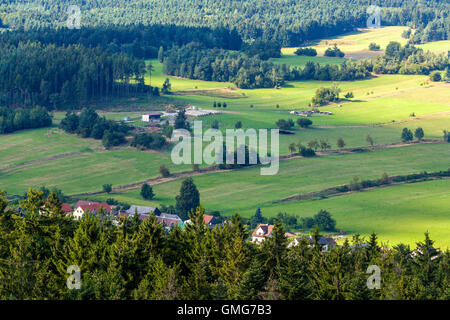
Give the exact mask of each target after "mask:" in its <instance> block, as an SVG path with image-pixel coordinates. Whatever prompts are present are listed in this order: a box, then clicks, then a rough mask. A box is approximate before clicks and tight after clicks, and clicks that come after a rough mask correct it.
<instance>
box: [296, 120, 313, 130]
mask: <svg viewBox="0 0 450 320" xmlns="http://www.w3.org/2000/svg"><path fill="white" fill-rule="evenodd" d="M297 124H298V125H299V126H300V127H302V128H308V127H309V126H310V125H312V121H311V120H309V119H306V118H299V119H297Z"/></svg>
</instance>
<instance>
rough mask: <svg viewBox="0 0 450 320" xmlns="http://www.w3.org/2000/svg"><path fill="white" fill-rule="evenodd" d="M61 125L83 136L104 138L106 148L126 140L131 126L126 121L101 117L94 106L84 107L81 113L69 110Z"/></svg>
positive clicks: (68, 130) (65, 129) (67, 130)
mask: <svg viewBox="0 0 450 320" xmlns="http://www.w3.org/2000/svg"><path fill="white" fill-rule="evenodd" d="M59 127H60V128H61V129H63V130H64V131H66V132H68V133H72V134H73V133H75V134H79V135H80V136H81V137H82V138H94V139H97V140H100V139H101V140H102V143H103V145H104V146H105V147H106V148H110V147H112V146H118V145H120V144H122V143H124V142H126V140H125V135H126V134H127V133H128V131H129V130H130V128H129V127H128V126H127V125H126V124H125V123H124V122H122V121H121V122H116V121H113V120H107V119H106V118H105V117H100V116H99V115H98V114H97V112H95V110H94V109H92V108H84V109H83V110H81V112H80V114H79V115H77V114H76V113H75V112H67V113H66V116H65V117H64V118H63V119H62V120H61V123H60V124H59Z"/></svg>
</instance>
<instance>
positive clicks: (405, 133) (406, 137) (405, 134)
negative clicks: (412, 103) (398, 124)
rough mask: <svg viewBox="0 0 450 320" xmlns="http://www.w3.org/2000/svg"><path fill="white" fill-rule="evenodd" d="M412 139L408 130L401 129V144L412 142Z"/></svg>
mask: <svg viewBox="0 0 450 320" xmlns="http://www.w3.org/2000/svg"><path fill="white" fill-rule="evenodd" d="M412 139H413V134H412V131H411V130H409V129H408V128H403V131H402V141H403V142H409V141H412Z"/></svg>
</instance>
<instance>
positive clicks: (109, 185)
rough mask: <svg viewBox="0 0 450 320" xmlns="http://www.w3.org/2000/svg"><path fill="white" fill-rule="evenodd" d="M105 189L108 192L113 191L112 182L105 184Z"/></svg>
mask: <svg viewBox="0 0 450 320" xmlns="http://www.w3.org/2000/svg"><path fill="white" fill-rule="evenodd" d="M103 191H104V192H106V193H110V192H111V191H112V184H110V183H106V184H104V185H103Z"/></svg>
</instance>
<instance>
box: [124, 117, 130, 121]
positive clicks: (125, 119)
mask: <svg viewBox="0 0 450 320" xmlns="http://www.w3.org/2000/svg"><path fill="white" fill-rule="evenodd" d="M130 120H131V119H130V117H123V121H130Z"/></svg>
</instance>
